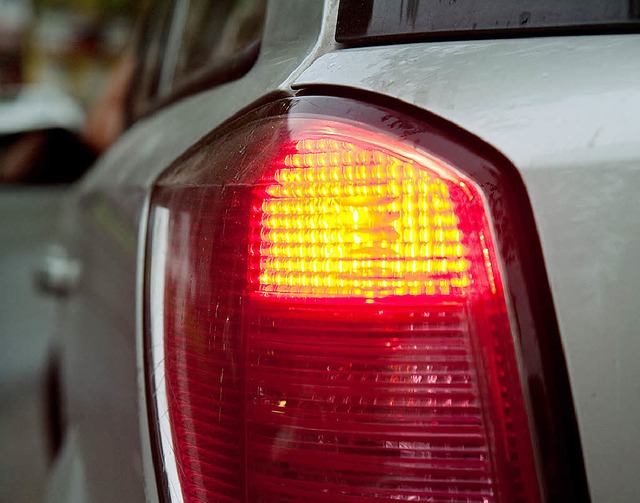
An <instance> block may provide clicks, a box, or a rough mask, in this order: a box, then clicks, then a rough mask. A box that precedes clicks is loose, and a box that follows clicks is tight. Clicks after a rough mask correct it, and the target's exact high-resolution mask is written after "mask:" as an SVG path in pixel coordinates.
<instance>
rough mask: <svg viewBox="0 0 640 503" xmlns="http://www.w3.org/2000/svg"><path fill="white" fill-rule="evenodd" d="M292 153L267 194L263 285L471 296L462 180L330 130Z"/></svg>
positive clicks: (268, 290)
mask: <svg viewBox="0 0 640 503" xmlns="http://www.w3.org/2000/svg"><path fill="white" fill-rule="evenodd" d="M283 161H284V162H283V164H284V167H281V168H278V169H276V170H275V173H273V178H271V179H270V180H271V181H269V180H267V182H268V186H267V187H266V189H265V190H264V192H263V193H262V196H261V197H262V201H261V208H260V209H261V213H260V233H259V278H258V280H259V291H261V292H263V293H265V294H278V295H288V296H317V297H344V296H364V297H365V298H369V299H371V298H375V297H383V296H389V295H451V294H456V295H460V294H464V291H465V289H466V288H467V287H468V286H469V284H470V277H469V264H470V262H469V258H468V257H467V256H466V252H467V250H466V247H465V245H464V238H465V236H464V234H463V232H462V231H461V230H460V228H459V218H458V215H457V214H456V204H455V203H454V202H453V200H452V198H451V195H450V187H449V185H452V186H453V187H454V188H456V186H455V185H453V182H450V181H448V180H445V179H443V178H441V177H439V176H438V175H437V174H436V173H435V172H432V171H430V170H428V169H426V168H424V167H422V166H419V165H417V164H416V163H415V162H414V161H412V160H410V159H404V158H402V157H401V156H396V155H392V154H390V153H387V152H385V151H383V150H382V149H380V148H377V147H375V146H369V145H365V146H359V145H355V144H353V143H350V142H345V141H340V140H337V139H334V138H330V137H325V138H317V139H306V140H301V141H298V142H297V143H296V144H295V153H289V154H287V155H286V156H285V157H284V160H283ZM281 162H282V161H281ZM283 164H280V166H282V165H283Z"/></svg>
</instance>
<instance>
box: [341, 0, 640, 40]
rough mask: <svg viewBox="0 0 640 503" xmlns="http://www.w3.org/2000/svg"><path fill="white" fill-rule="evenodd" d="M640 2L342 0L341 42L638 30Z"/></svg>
mask: <svg viewBox="0 0 640 503" xmlns="http://www.w3.org/2000/svg"><path fill="white" fill-rule="evenodd" d="M638 28H640V0H403V1H399V2H389V1H388V0H340V8H339V12H338V24H337V29H336V40H337V41H338V42H344V43H354V42H355V43H358V42H360V43H367V42H370V41H377V40H380V39H383V40H384V39H390V40H394V39H395V40H404V39H411V38H416V37H420V38H429V37H436V38H470V37H482V36H496V35H498V36H510V35H516V36H517V35H527V34H532V35H535V34H546V33H549V34H553V33H559V32H562V31H564V32H566V31H571V32H587V33H593V32H606V31H632V30H637V29H638Z"/></svg>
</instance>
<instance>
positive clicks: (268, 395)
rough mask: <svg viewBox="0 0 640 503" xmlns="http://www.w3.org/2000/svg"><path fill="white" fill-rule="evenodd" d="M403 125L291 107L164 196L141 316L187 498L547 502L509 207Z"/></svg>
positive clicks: (306, 102) (269, 115)
mask: <svg viewBox="0 0 640 503" xmlns="http://www.w3.org/2000/svg"><path fill="white" fill-rule="evenodd" d="M318 105H322V106H318ZM278 107H279V108H278ZM274 108H276V110H274ZM354 110H356V111H357V112H354ZM399 117H400V116H394V115H393V114H390V113H388V112H386V111H383V110H380V109H377V108H375V107H369V106H366V105H362V104H358V103H353V102H346V101H343V100H338V99H331V98H322V99H319V98H318V99H311V98H306V99H300V100H294V101H286V102H280V103H279V104H278V105H272V106H271V108H270V109H269V110H268V111H266V112H265V111H264V110H261V111H258V112H254V113H253V114H252V115H250V116H249V117H248V118H244V119H242V120H241V121H240V122H236V123H234V124H232V125H230V126H229V127H227V128H226V129H224V130H222V131H221V132H218V133H216V135H215V136H213V137H211V138H208V139H206V140H204V141H203V143H201V144H200V145H198V146H197V147H196V148H195V149H193V150H192V151H191V152H189V153H187V155H186V156H184V157H183V158H181V159H180V160H179V161H178V162H177V163H176V164H175V165H174V166H173V167H172V168H170V169H169V170H168V171H167V172H165V173H164V175H163V176H162V177H161V179H160V180H159V181H158V183H157V185H156V187H155V189H154V193H153V197H152V203H151V213H150V220H149V233H150V236H149V241H148V243H149V247H148V268H147V270H148V274H147V287H146V290H147V318H146V319H147V327H148V328H147V330H148V340H149V349H150V360H149V365H150V367H151V388H152V395H153V397H154V398H155V410H156V412H157V416H156V419H157V423H158V424H157V426H158V434H159V439H160V454H161V456H160V458H161V459H160V463H161V466H162V470H163V474H164V479H165V481H166V487H167V488H168V492H169V495H170V496H171V498H172V499H173V500H175V501H202V502H208V501H228V502H235V501H265V502H275V501H278V502H293V501H309V502H311V501H313V502H315V501H318V502H320V501H332V502H345V503H347V502H354V503H355V502H364V501H373V500H406V501H431V502H516V501H518V502H519V501H522V502H538V501H541V499H542V496H541V492H540V487H541V482H543V481H542V480H540V477H539V476H538V474H537V472H538V471H537V470H536V456H535V455H534V453H535V452H538V451H537V449H536V448H535V447H534V444H533V442H532V439H533V438H534V436H533V435H532V431H533V430H532V426H531V421H530V418H529V415H528V414H527V406H526V401H525V398H524V397H525V396H526V395H525V394H524V393H523V386H522V382H521V379H520V375H521V372H520V370H519V366H520V367H521V366H522V363H521V362H520V359H519V358H518V345H517V344H514V341H517V340H518V334H517V333H516V332H515V331H516V330H517V324H515V323H514V322H512V321H511V320H512V319H513V318H514V316H515V315H516V314H517V313H514V312H513V310H510V307H509V302H508V299H507V297H506V296H505V280H506V279H508V278H505V277H504V276H503V270H504V267H503V266H502V260H504V258H505V257H502V256H500V254H499V251H498V249H497V247H496V238H495V235H494V234H495V232H496V229H497V227H496V224H495V222H494V221H493V216H492V214H490V205H489V204H488V202H487V199H488V197H494V195H493V194H488V193H487V191H486V190H485V189H483V187H481V185H480V184H479V183H478V182H476V181H475V180H474V179H473V178H472V177H471V176H469V175H468V174H465V171H463V170H464V169H465V166H464V165H457V164H454V163H453V161H452V160H450V159H448V158H446V157H445V156H443V152H438V151H437V150H438V149H434V148H430V143H429V138H426V139H425V135H426V133H425V131H427V129H426V128H422V129H421V128H420V125H416V124H415V123H412V122H407V121H404V122H403V121H402V120H400V119H399ZM427 136H428V135H427ZM435 143H438V141H436V142H435ZM447 144H448V143H447ZM440 150H443V151H446V149H445V148H441V149H440ZM461 151H463V150H461ZM444 154H445V155H446V152H444ZM465 155H466V154H465ZM465 155H460V152H458V153H456V154H455V155H453V156H452V157H457V158H460V159H462V161H463V162H464V159H465ZM493 190H495V191H499V190H500V188H499V187H494V188H493ZM500 218H505V217H504V215H500ZM508 259H509V260H512V261H513V260H514V257H513V256H510V257H508ZM524 389H527V388H526V387H525V388H524Z"/></svg>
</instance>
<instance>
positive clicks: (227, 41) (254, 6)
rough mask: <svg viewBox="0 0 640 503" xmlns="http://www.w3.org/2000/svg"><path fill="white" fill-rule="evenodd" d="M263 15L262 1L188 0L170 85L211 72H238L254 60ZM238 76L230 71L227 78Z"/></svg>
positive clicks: (263, 6) (260, 35)
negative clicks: (240, 62)
mask: <svg viewBox="0 0 640 503" xmlns="http://www.w3.org/2000/svg"><path fill="white" fill-rule="evenodd" d="M264 17H265V0H216V1H215V2H212V1H211V0H191V1H190V2H189V7H188V11H187V14H186V17H185V25H184V30H183V33H182V37H181V43H180V49H179V53H178V58H177V62H176V67H175V73H174V85H175V86H178V87H179V86H181V85H182V84H184V83H185V82H189V81H192V80H194V79H197V77H198V76H200V75H204V74H207V73H211V72H214V73H215V72H216V71H217V72H222V73H224V72H225V71H226V72H229V70H232V69H235V70H236V72H235V73H237V69H236V66H238V65H237V64H234V62H236V61H242V62H243V64H241V65H240V66H242V67H243V68H242V73H244V72H245V71H247V70H248V69H249V68H250V67H251V65H252V64H253V62H254V61H255V59H256V57H257V55H258V50H259V45H260V41H261V39H262V30H263V25H264ZM237 76H239V75H236V74H234V72H231V73H230V74H229V75H228V78H226V79H224V80H230V79H232V78H235V77H237Z"/></svg>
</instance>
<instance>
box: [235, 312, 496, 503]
mask: <svg viewBox="0 0 640 503" xmlns="http://www.w3.org/2000/svg"><path fill="white" fill-rule="evenodd" d="M251 307H252V309H251V311H252V317H251V320H252V322H251V325H250V333H249V341H248V346H249V348H250V349H249V362H250V367H249V371H248V379H249V381H248V393H249V403H250V406H249V409H248V416H247V432H248V445H247V448H248V452H250V453H251V457H250V458H249V459H250V462H249V468H250V471H249V496H250V501H336V502H337V501H344V502H350V501H371V500H373V499H400V500H409V501H447V502H454V501H455V502H463V501H464V502H467V501H478V502H482V501H493V500H494V498H493V497H492V496H493V492H494V491H493V483H492V480H491V465H490V455H489V452H488V445H489V438H488V436H487V433H486V431H485V427H484V420H483V415H482V410H481V402H480V400H479V390H478V376H477V372H476V371H475V369H474V364H473V358H472V355H471V348H470V341H469V337H468V332H469V330H468V326H467V323H466V316H465V313H464V308H463V307H462V306H461V305H460V304H457V305H456V304H452V305H449V306H446V307H444V306H443V307H438V306H424V307H420V308H417V307H413V308H406V307H400V306H393V305H392V306H386V307H382V306H378V307H373V306H369V305H364V306H362V305H360V306H349V305H346V306H345V305H341V304H337V303H336V304H327V305H321V306H314V305H311V306H304V307H303V306H300V307H291V306H290V305H289V304H287V303H279V302H261V303H255V304H253V303H252V304H251Z"/></svg>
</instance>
